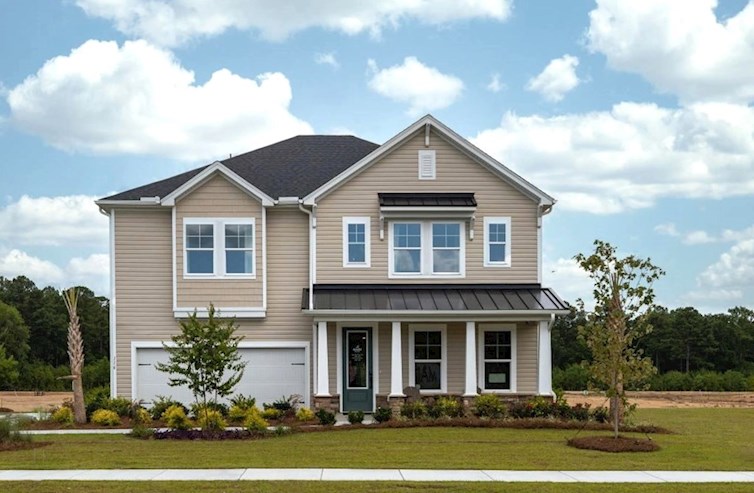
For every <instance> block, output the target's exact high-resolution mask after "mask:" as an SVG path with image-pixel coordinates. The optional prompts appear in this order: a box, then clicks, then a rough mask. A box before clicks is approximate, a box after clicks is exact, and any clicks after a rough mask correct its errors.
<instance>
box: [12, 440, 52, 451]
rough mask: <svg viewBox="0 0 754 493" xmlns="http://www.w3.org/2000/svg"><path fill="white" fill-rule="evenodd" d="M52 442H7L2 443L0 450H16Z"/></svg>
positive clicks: (43, 445)
mask: <svg viewBox="0 0 754 493" xmlns="http://www.w3.org/2000/svg"><path fill="white" fill-rule="evenodd" d="M51 443H52V442H5V443H0V452H16V451H19V450H29V449H33V448H39V447H46V446H47V445H50V444H51Z"/></svg>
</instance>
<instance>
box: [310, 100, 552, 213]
mask: <svg viewBox="0 0 754 493" xmlns="http://www.w3.org/2000/svg"><path fill="white" fill-rule="evenodd" d="M430 127H431V128H433V129H434V130H435V131H436V132H437V133H439V134H440V135H441V136H442V137H444V138H445V139H447V141H448V142H450V144H452V145H454V146H455V147H456V148H457V149H459V150H460V151H461V152H463V153H465V154H466V155H467V156H469V157H470V158H471V159H473V160H475V161H476V162H477V163H479V164H480V165H482V166H485V167H486V168H487V169H489V170H490V171H492V172H493V173H494V174H496V175H497V176H498V177H500V178H501V179H503V180H505V181H507V182H508V183H510V184H511V185H513V186H514V187H516V188H517V189H518V190H520V191H521V192H522V193H523V194H524V195H526V196H528V197H529V198H531V199H532V200H534V201H536V202H538V203H539V204H540V205H542V206H552V205H553V204H555V199H554V198H553V197H551V196H550V195H548V194H546V193H545V192H543V191H542V190H540V189H539V188H537V187H536V186H534V185H533V184H531V183H529V182H528V181H526V180H525V179H523V178H522V177H521V176H519V175H518V174H516V173H515V172H514V171H513V170H511V169H510V168H508V167H507V166H504V165H503V164H501V163H500V162H498V161H497V160H495V159H494V158H493V157H492V156H490V155H489V154H487V153H486V152H484V151H482V150H481V149H479V148H478V147H476V146H475V145H474V144H472V143H471V142H469V141H468V140H466V139H464V138H463V137H461V136H460V135H458V134H457V133H455V132H454V131H453V130H451V129H450V128H449V127H448V126H446V125H445V124H444V123H442V122H440V121H439V120H438V119H437V118H435V117H433V116H432V115H426V116H424V117H422V118H420V119H419V120H417V121H416V122H414V123H413V124H411V125H409V126H408V127H407V128H406V129H404V130H403V131H402V132H400V133H399V134H398V135H396V136H395V137H393V138H392V139H390V140H388V141H387V142H385V143H384V144H382V145H381V146H380V147H379V149H377V150H375V151H374V152H372V153H370V154H369V155H367V156H365V157H364V158H363V159H361V160H360V161H359V162H358V163H356V164H354V165H353V166H350V167H348V168H347V169H346V170H344V171H343V172H342V173H340V174H339V175H338V176H336V177H334V178H333V179H331V180H330V181H328V182H327V183H325V184H324V185H322V186H321V187H319V188H317V189H316V190H314V191H313V192H311V193H310V194H309V195H307V196H306V197H304V203H305V204H314V203H315V202H316V201H317V200H319V199H320V198H322V197H324V196H325V195H327V194H328V193H330V192H332V191H333V190H335V189H336V188H338V187H340V186H341V185H343V184H344V183H346V182H347V181H348V180H350V179H351V178H353V177H354V176H356V175H357V174H359V173H360V172H362V171H363V170H365V169H366V168H368V167H369V166H371V165H372V164H374V163H375V162H377V161H378V160H379V159H380V158H381V157H383V156H385V155H387V154H388V153H389V152H390V151H392V150H393V149H395V148H397V147H398V146H400V145H401V144H403V143H404V142H405V141H407V140H408V139H410V138H411V137H413V136H414V134H416V132H418V131H419V130H421V129H422V128H425V129H426V130H427V131H428V130H429V128H430Z"/></svg>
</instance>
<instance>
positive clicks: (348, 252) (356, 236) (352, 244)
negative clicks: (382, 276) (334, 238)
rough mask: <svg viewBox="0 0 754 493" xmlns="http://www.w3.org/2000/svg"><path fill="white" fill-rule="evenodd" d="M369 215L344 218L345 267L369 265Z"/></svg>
mask: <svg viewBox="0 0 754 493" xmlns="http://www.w3.org/2000/svg"><path fill="white" fill-rule="evenodd" d="M369 250H370V239H369V217H344V218H343V267H369V264H370V251H369Z"/></svg>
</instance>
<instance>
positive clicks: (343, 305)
mask: <svg viewBox="0 0 754 493" xmlns="http://www.w3.org/2000/svg"><path fill="white" fill-rule="evenodd" d="M308 304H309V290H308V289H304V292H303V296H302V300H301V308H302V309H306V308H307V305H308ZM314 309H315V310H357V311H358V310H366V311H369V310H422V311H424V310H426V311H429V312H431V311H437V310H439V311H468V310H471V311H478V310H492V311H511V310H513V311H518V310H526V311H529V310H531V311H540V310H544V311H561V310H568V304H567V303H565V302H564V301H563V300H561V299H560V298H559V297H558V295H557V294H556V293H555V291H553V290H552V289H550V288H543V287H541V286H540V285H539V284H521V285H515V284H427V285H422V284H417V285H411V286H407V285H405V284H315V285H314Z"/></svg>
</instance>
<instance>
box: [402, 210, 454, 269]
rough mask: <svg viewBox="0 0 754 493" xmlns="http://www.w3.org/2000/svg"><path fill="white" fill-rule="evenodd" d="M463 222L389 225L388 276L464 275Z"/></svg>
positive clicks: (418, 222)
mask: <svg viewBox="0 0 754 493" xmlns="http://www.w3.org/2000/svg"><path fill="white" fill-rule="evenodd" d="M463 230H464V227H463V223H461V222H446V221H437V222H431V221H412V222H394V223H392V225H391V230H390V231H391V239H390V276H391V277H432V276H450V277H462V276H463V275H464V263H465V257H464V253H465V252H464V241H462V240H463V234H464V231H463Z"/></svg>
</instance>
